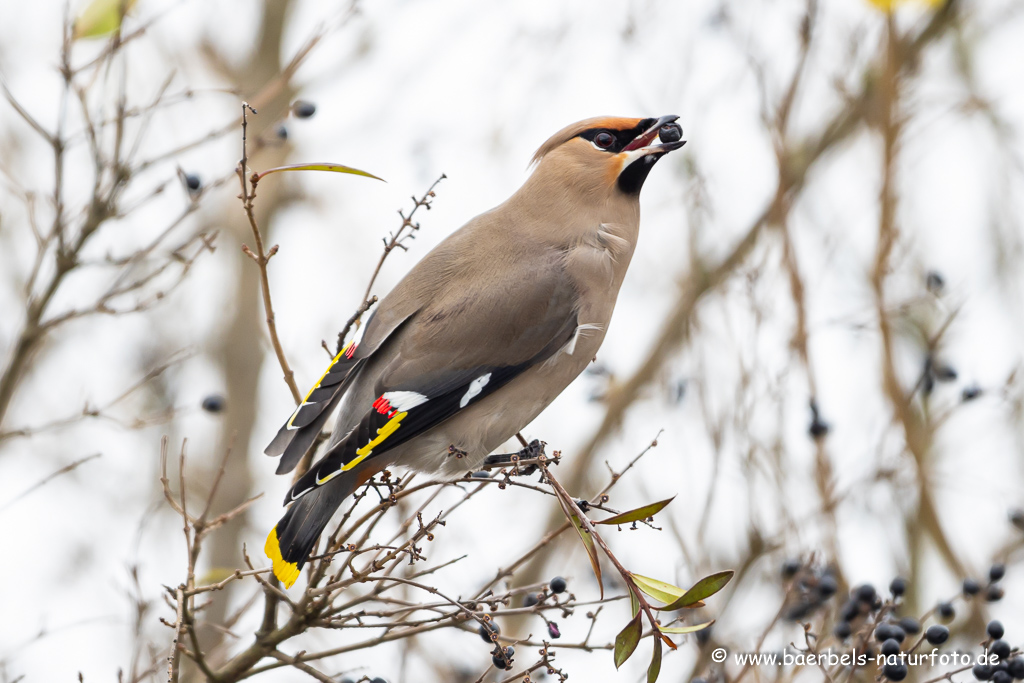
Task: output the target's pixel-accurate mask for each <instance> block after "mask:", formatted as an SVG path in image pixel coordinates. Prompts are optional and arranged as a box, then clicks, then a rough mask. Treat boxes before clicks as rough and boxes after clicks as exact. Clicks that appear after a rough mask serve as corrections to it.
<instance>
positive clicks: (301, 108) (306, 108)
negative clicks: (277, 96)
mask: <svg viewBox="0 0 1024 683" xmlns="http://www.w3.org/2000/svg"><path fill="white" fill-rule="evenodd" d="M292 113H294V114H295V115H296V116H298V117H299V118H300V119H308V118H309V117H310V116H312V115H313V114H315V113H316V105H315V104H313V103H312V102H306V101H305V100H296V101H295V104H293V105H292Z"/></svg>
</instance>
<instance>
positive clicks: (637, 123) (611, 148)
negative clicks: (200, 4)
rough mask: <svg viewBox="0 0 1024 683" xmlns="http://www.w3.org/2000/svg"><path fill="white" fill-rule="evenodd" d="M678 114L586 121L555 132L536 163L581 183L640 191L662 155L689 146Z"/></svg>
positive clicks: (637, 192) (591, 186) (537, 155)
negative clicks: (678, 121) (677, 121)
mask: <svg viewBox="0 0 1024 683" xmlns="http://www.w3.org/2000/svg"><path fill="white" fill-rule="evenodd" d="M678 118H679V117H678V116H662V117H660V118H646V119H632V118H622V117H613V116H599V117H596V118H592V119H586V120H585V121H580V122H578V123H574V124H572V125H570V126H566V127H565V128H563V129H562V130H560V131H558V132H557V133H555V134H554V135H552V136H551V138H549V139H548V141H547V142H545V143H544V144H543V145H541V147H540V149H538V150H537V153H536V154H534V155H533V161H534V163H536V164H538V170H541V169H544V170H547V171H557V173H558V174H559V175H562V176H563V177H565V178H567V179H569V180H570V181H571V182H572V183H573V184H576V185H580V186H584V187H588V188H590V189H595V190H596V189H598V188H600V189H603V190H605V191H607V190H611V189H612V188H614V189H615V190H617V191H618V192H622V193H623V194H626V195H638V194H639V193H640V188H641V187H643V184H644V181H645V180H646V179H647V174H648V173H650V171H651V169H652V168H654V164H655V163H657V161H658V159H660V158H661V157H663V156H665V155H666V154H668V153H669V152H671V151H673V150H676V149H679V148H680V147H682V146H683V145H685V144H686V141H685V140H683V139H681V138H682V135H683V131H682V129H681V128H680V127H679V124H678V123H676V119H678ZM545 167H547V168H545Z"/></svg>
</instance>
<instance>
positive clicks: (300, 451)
mask: <svg viewBox="0 0 1024 683" xmlns="http://www.w3.org/2000/svg"><path fill="white" fill-rule="evenodd" d="M378 312H379V311H378ZM389 313H390V315H388V314H385V315H377V314H376V312H375V314H374V315H373V317H371V318H370V320H369V321H368V322H367V323H366V332H365V334H364V335H363V341H362V342H360V343H359V344H357V343H356V342H355V341H352V342H350V343H349V345H348V346H346V347H345V348H344V349H342V350H341V351H340V352H339V353H338V355H337V356H335V357H334V359H333V360H331V364H330V365H328V366H327V369H326V370H325V371H324V374H322V375H321V376H320V379H318V380H317V381H316V383H315V384H314V385H313V388H312V389H310V390H309V391H308V392H307V393H306V396H305V398H303V399H302V403H300V404H299V405H298V407H296V408H295V411H294V412H293V413H292V414H291V415H290V416H289V417H288V420H287V421H286V422H285V423H284V425H283V426H282V427H281V429H279V430H278V432H277V436H275V437H274V440H273V441H271V442H270V445H268V446H267V448H266V449H265V450H264V451H263V452H264V453H266V454H267V455H269V456H278V455H280V456H281V461H280V462H279V463H278V465H277V473H278V474H284V473H286V472H291V471H292V470H293V469H295V465H296V464H298V462H299V460H301V459H302V456H303V455H305V454H306V451H308V450H309V448H310V446H312V445H313V442H314V441H316V437H317V435H318V434H320V430H321V429H323V427H324V424H326V422H327V419H328V418H329V417H330V415H331V413H332V412H334V409H335V408H336V407H337V405H338V403H339V402H340V401H341V399H342V397H343V396H344V395H345V391H346V390H347V389H348V387H349V386H350V385H351V384H352V380H354V379H355V377H356V376H357V375H358V374H359V371H360V370H361V369H362V368H363V366H364V365H365V364H366V361H367V360H368V359H369V357H370V356H372V355H373V353H374V352H375V351H376V350H377V349H378V348H380V346H381V344H382V343H383V342H384V341H385V340H386V339H387V338H388V337H389V336H390V335H391V334H392V333H393V332H394V331H395V330H397V329H398V328H399V327H401V325H402V323H404V322H405V321H406V320H408V318H409V315H410V314H409V313H408V312H406V313H405V314H404V315H401V316H396V315H394V311H389Z"/></svg>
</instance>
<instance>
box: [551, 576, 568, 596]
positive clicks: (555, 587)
mask: <svg viewBox="0 0 1024 683" xmlns="http://www.w3.org/2000/svg"><path fill="white" fill-rule="evenodd" d="M565 587H566V583H565V579H563V578H562V577H561V576H556V577H555V578H553V579H551V583H549V584H548V588H550V589H551V592H552V593H554V594H556V595H557V594H558V593H564V592H565Z"/></svg>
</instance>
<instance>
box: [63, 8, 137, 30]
mask: <svg viewBox="0 0 1024 683" xmlns="http://www.w3.org/2000/svg"><path fill="white" fill-rule="evenodd" d="M135 2H136V0H92V2H90V3H89V4H88V5H86V6H85V9H83V10H82V13H81V14H79V15H78V18H76V19H75V23H74V28H73V31H72V36H73V37H74V38H75V39H76V40H77V39H78V38H102V37H103V36H107V35H110V34H111V33H113V32H114V31H116V30H118V29H119V28H121V21H122V20H123V19H124V17H125V15H126V14H128V12H130V11H131V10H132V8H133V7H134V6H135Z"/></svg>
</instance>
